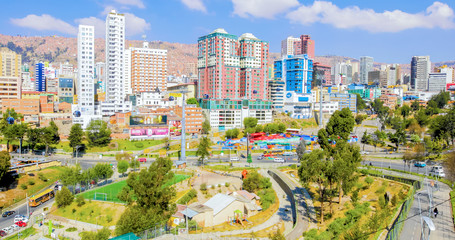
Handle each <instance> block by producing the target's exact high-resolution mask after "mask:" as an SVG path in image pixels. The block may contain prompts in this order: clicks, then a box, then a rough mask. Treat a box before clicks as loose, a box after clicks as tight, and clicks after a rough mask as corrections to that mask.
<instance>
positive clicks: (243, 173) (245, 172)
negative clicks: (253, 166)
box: [242, 169, 248, 179]
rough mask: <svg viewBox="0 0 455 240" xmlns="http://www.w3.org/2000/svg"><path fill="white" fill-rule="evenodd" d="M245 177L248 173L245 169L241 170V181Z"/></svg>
mask: <svg viewBox="0 0 455 240" xmlns="http://www.w3.org/2000/svg"><path fill="white" fill-rule="evenodd" d="M246 175H248V171H247V170H246V169H243V171H242V179H245V178H246Z"/></svg>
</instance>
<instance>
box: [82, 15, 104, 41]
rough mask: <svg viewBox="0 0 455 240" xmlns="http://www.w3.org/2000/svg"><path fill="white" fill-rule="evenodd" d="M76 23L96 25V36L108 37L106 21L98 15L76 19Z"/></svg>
mask: <svg viewBox="0 0 455 240" xmlns="http://www.w3.org/2000/svg"><path fill="white" fill-rule="evenodd" d="M75 22H76V23H78V24H82V25H89V26H94V27H95V37H97V38H105V37H106V22H105V21H104V20H101V19H99V18H96V17H88V18H80V19H76V20H75Z"/></svg>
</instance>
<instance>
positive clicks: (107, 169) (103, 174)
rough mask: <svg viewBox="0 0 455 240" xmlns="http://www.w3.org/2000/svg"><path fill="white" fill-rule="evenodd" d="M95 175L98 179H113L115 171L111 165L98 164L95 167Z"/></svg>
mask: <svg viewBox="0 0 455 240" xmlns="http://www.w3.org/2000/svg"><path fill="white" fill-rule="evenodd" d="M93 171H94V174H95V176H96V177H97V178H100V179H106V178H110V177H112V175H113V174H114V171H113V170H112V167H111V165H110V164H109V163H97V164H96V165H95V167H93Z"/></svg>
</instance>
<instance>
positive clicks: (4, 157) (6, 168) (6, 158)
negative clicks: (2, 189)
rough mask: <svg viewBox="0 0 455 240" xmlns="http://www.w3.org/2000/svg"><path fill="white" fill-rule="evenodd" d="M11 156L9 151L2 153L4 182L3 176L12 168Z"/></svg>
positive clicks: (1, 164) (1, 167)
mask: <svg viewBox="0 0 455 240" xmlns="http://www.w3.org/2000/svg"><path fill="white" fill-rule="evenodd" d="M10 160H11V156H10V155H9V152H7V151H1V152H0V180H2V178H3V176H5V174H6V173H7V172H8V171H9V168H10V167H11V162H10Z"/></svg>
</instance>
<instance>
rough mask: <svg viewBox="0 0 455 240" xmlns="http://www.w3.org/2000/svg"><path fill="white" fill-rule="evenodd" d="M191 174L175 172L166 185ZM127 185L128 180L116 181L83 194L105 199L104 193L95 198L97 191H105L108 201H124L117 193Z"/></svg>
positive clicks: (89, 197) (177, 181)
mask: <svg viewBox="0 0 455 240" xmlns="http://www.w3.org/2000/svg"><path fill="white" fill-rule="evenodd" d="M189 177H190V176H188V175H180V174H175V175H174V177H173V178H172V179H171V181H169V182H168V183H166V184H165V187H166V186H170V185H173V184H176V183H179V182H181V181H183V180H185V179H187V178H189ZM124 186H126V180H123V181H120V182H116V183H113V184H109V185H106V186H104V187H101V188H97V189H94V190H91V191H87V192H84V193H82V196H84V198H86V199H93V200H103V201H104V195H101V194H98V195H97V199H95V193H105V194H106V195H107V196H106V201H109V202H118V203H123V202H122V201H120V200H119V199H118V198H117V195H118V194H119V193H120V192H121V191H122V188H123V187H124Z"/></svg>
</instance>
